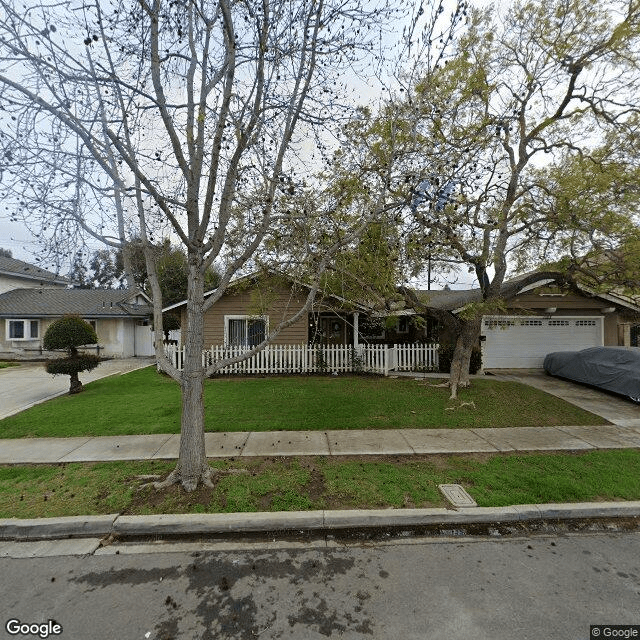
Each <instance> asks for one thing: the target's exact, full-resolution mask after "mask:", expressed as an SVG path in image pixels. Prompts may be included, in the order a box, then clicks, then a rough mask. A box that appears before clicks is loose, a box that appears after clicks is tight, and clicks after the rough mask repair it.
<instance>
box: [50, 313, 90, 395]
mask: <svg viewBox="0 0 640 640" xmlns="http://www.w3.org/2000/svg"><path fill="white" fill-rule="evenodd" d="M97 342H98V336H97V335H96V332H95V331H94V329H93V327H92V326H91V325H90V324H89V323H88V322H85V321H84V320H83V319H82V318H80V317H78V316H64V317H63V318H60V320H56V321H55V322H52V323H51V324H50V325H49V328H48V329H47V330H46V332H45V334H44V338H43V340H42V345H43V347H44V348H45V349H47V350H48V351H53V350H56V349H64V350H65V351H66V352H67V357H66V358H59V359H56V360H48V361H47V363H46V365H45V366H46V369H47V373H51V374H53V375H57V374H63V375H67V376H69V377H70V379H71V383H70V386H69V393H70V394H71V393H79V392H80V391H82V383H81V382H80V380H79V379H78V374H79V373H80V372H81V371H91V370H92V369H95V368H96V367H97V366H98V364H100V358H99V357H98V356H94V355H90V354H84V353H78V349H77V348H78V347H80V346H82V345H84V344H96V343H97Z"/></svg>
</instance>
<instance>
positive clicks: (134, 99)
mask: <svg viewBox="0 0 640 640" xmlns="http://www.w3.org/2000/svg"><path fill="white" fill-rule="evenodd" d="M0 7H2V12H1V15H0V51H1V54H0V60H1V65H2V68H1V70H0V105H1V106H2V109H3V112H2V114H3V115H2V125H3V137H2V146H3V148H4V149H5V157H4V161H3V171H2V176H3V187H4V189H5V197H6V198H8V199H13V201H14V203H15V206H16V212H15V216H16V218H22V219H32V220H34V219H35V220H37V225H36V226H37V227H38V228H37V230H36V231H37V233H39V234H41V235H42V236H43V238H48V239H50V240H51V241H55V242H60V241H64V239H65V238H66V239H67V240H66V241H67V242H68V243H74V242H77V240H76V239H77V238H78V233H79V232H81V233H82V234H85V235H87V234H88V235H89V236H91V237H94V238H96V239H98V240H100V241H102V242H105V243H106V244H107V245H110V246H114V247H118V246H121V245H122V243H123V240H126V239H130V238H132V237H136V238H138V239H139V241H140V242H141V243H142V246H143V249H144V251H145V256H146V262H147V271H148V275H149V281H150V284H151V288H152V293H153V300H154V324H155V326H158V327H159V326H162V320H161V309H162V295H161V291H160V286H159V283H158V277H157V273H156V269H155V263H154V260H153V252H152V248H151V247H152V243H154V242H158V241H159V239H160V238H162V237H168V236H170V237H172V238H173V239H177V240H178V241H179V242H180V243H181V244H182V246H183V247H184V249H185V251H186V254H187V260H188V268H189V278H188V295H187V326H186V327H183V333H184V335H185V336H186V340H185V362H184V370H183V371H182V372H180V371H177V370H176V369H175V368H174V367H173V365H172V364H171V363H170V362H169V361H168V359H167V358H166V357H165V356H164V353H163V350H162V341H161V332H157V334H156V335H157V338H156V345H155V349H156V357H157V360H158V363H159V365H160V367H161V368H162V369H163V370H164V371H166V372H167V373H168V374H169V375H171V376H172V377H173V378H175V379H176V380H178V381H179V382H180V385H181V389H182V426H181V440H180V458H179V462H178V465H177V467H176V469H175V471H174V472H173V473H172V474H171V475H170V476H169V478H167V480H166V482H165V483H164V484H170V483H173V482H181V483H182V486H183V487H184V488H185V489H186V490H193V489H195V488H196V487H197V485H198V484H199V483H200V482H205V483H210V482H211V470H210V468H209V467H208V465H207V464H206V459H205V447H204V408H203V385H204V380H205V378H206V376H208V375H210V374H212V373H214V372H215V371H216V370H218V369H219V368H221V367H224V366H226V365H227V364H229V363H230V362H232V360H227V361H222V362H218V363H216V364H214V365H212V366H210V367H207V368H205V367H204V366H203V362H202V349H203V322H204V314H205V312H206V311H207V310H208V309H209V308H210V307H211V306H212V305H214V304H215V303H216V302H217V301H218V300H219V299H220V297H221V296H222V295H223V294H224V292H225V290H226V288H227V287H228V285H229V283H230V282H231V280H232V278H233V277H234V276H235V275H237V274H239V273H243V272H245V271H246V269H247V268H249V267H251V266H252V265H253V264H254V260H255V256H256V255H257V254H258V253H260V251H262V248H263V247H264V246H265V243H266V242H267V240H268V239H269V237H270V236H272V234H274V233H279V232H280V231H281V230H282V229H283V228H288V227H290V225H291V223H292V216H291V215H289V214H286V213H283V212H284V211H286V209H285V208H283V207H282V201H281V198H279V197H277V193H278V189H279V187H281V185H282V184H283V182H285V181H286V180H287V179H291V180H293V178H292V176H296V175H297V176H298V177H297V178H296V180H301V179H302V178H301V177H300V174H301V173H304V171H306V170H308V168H305V165H304V160H305V158H306V159H308V158H310V157H311V149H310V146H311V142H312V141H313V140H314V139H316V138H317V139H319V140H320V141H322V136H321V135H320V134H319V133H318V131H319V129H323V128H328V127H329V125H330V124H331V123H337V122H339V121H340V120H341V119H342V118H344V117H346V115H347V113H346V111H347V102H346V100H345V99H344V97H343V94H342V91H341V89H342V87H341V78H344V77H345V75H347V74H351V75H353V74H357V73H358V72H361V71H362V69H363V68H364V65H365V64H368V65H371V64H374V65H375V64H379V62H380V60H381V58H380V56H381V48H380V38H381V29H382V28H383V25H385V24H386V23H387V22H388V20H389V19H391V18H393V17H394V16H396V14H397V13H398V12H397V11H396V10H391V9H389V7H388V6H387V5H386V4H385V3H384V2H380V3H375V5H374V4H373V3H361V2H359V1H358V0H295V1H293V2H291V1H285V0H262V1H260V2H250V1H248V0H247V1H244V0H240V1H238V2H230V1H229V0H177V1H172V2H165V1H164V0H140V1H139V2H133V1H128V0H122V1H120V2H116V3H114V4H113V5H109V9H107V8H106V6H105V5H104V3H101V2H99V1H98V0H95V1H94V2H86V3H78V4H75V3H73V2H72V3H60V2H58V1H57V0H49V1H41V2H37V3H30V6H29V7H27V8H26V9H25V7H24V5H22V4H20V3H17V2H14V1H12V0H1V1H0ZM374 53H375V56H374ZM376 60H377V61H376ZM301 167H302V168H301ZM296 172H297V174H296ZM375 211H376V207H375V206H374V207H373V208H372V209H371V210H369V211H368V212H363V214H365V215H364V217H363V216H361V217H360V219H359V220H357V221H355V223H354V224H351V225H350V226H347V227H346V228H344V229H343V232H342V233H341V234H340V237H337V238H335V240H334V241H333V243H330V244H329V245H326V244H324V243H317V242H314V241H313V236H314V233H317V230H314V229H313V228H311V227H310V225H312V223H313V219H312V216H309V218H308V219H305V217H304V216H301V215H296V216H295V224H296V225H297V227H298V231H297V232H298V233H308V235H309V238H310V241H309V242H308V243H306V246H307V248H308V250H309V255H308V256H307V260H308V261H309V263H310V264H313V270H312V277H311V279H310V284H311V286H310V289H309V294H308V296H307V298H306V304H305V305H304V307H303V308H302V309H300V311H299V312H297V313H296V314H295V315H293V316H292V317H290V318H288V319H286V320H284V321H283V322H281V323H280V324H278V325H277V326H276V327H274V328H273V330H272V331H271V333H270V335H269V336H267V337H266V338H265V340H264V341H263V342H262V343H261V344H260V345H258V346H257V347H256V348H255V349H254V350H253V351H252V352H250V353H249V354H247V356H245V357H248V356H249V355H251V353H253V352H255V351H257V350H259V349H261V348H263V347H264V346H265V345H266V344H267V343H268V342H269V341H270V340H272V339H273V338H274V337H275V336H276V335H277V334H278V333H279V332H280V331H281V330H282V329H283V328H284V327H286V326H288V325H290V324H292V323H293V322H295V321H296V320H297V319H298V318H300V317H301V316H302V315H303V314H306V313H307V312H308V310H309V309H310V307H311V305H312V303H313V299H314V296H315V292H316V290H317V282H318V280H319V278H320V276H321V274H322V272H323V271H324V269H325V268H326V265H327V263H328V261H329V259H330V256H331V254H332V253H334V252H335V251H337V250H339V249H340V248H341V247H342V246H344V245H345V244H348V243H349V242H350V241H351V240H352V239H353V237H355V236H356V235H357V234H358V233H359V232H360V230H361V229H362V228H364V225H365V223H366V220H365V219H364V218H366V216H367V215H374V214H375ZM266 254H268V251H267V252H266ZM266 254H265V255H266ZM214 261H216V262H217V264H219V265H221V266H222V268H221V271H222V275H221V280H220V285H219V287H218V288H217V290H216V292H215V293H214V294H213V295H211V296H209V297H207V298H206V299H205V295H204V294H205V291H204V282H205V273H206V271H207V269H208V268H209V267H210V266H211V265H212V264H213V263H214ZM306 273H307V275H309V271H308V270H307V272H306ZM314 283H315V284H314Z"/></svg>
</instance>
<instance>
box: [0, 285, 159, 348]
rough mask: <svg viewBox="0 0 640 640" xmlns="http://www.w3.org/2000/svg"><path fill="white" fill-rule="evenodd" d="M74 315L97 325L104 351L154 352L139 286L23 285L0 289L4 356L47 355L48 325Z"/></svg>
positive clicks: (0, 334)
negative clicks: (2, 291)
mask: <svg viewBox="0 0 640 640" xmlns="http://www.w3.org/2000/svg"><path fill="white" fill-rule="evenodd" d="M67 314H74V315H78V316H80V317H82V318H83V319H85V320H86V321H87V322H89V324H91V325H92V326H93V328H94V329H95V330H96V333H97V335H98V344H97V345H93V347H92V348H93V349H95V350H96V351H97V352H98V353H99V354H100V355H104V356H110V357H119V358H126V357H132V356H149V355H153V353H154V351H153V344H152V333H151V326H150V324H151V323H150V317H151V315H152V310H151V307H150V305H149V299H148V298H147V296H146V295H145V294H144V293H142V292H141V291H138V290H135V289H120V290H109V289H59V288H37V289H36V288H19V289H13V290H11V291H7V292H5V293H3V294H0V353H1V354H3V355H4V356H5V357H7V356H9V357H28V356H34V355H41V354H43V350H42V338H43V336H44V334H45V332H46V330H47V327H48V326H49V325H50V324H51V323H52V322H53V321H54V320H56V319H58V318H61V317H62V316H63V315H67Z"/></svg>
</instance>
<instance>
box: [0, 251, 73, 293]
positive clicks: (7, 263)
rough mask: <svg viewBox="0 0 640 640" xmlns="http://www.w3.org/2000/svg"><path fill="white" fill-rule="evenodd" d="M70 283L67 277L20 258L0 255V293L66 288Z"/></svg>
mask: <svg viewBox="0 0 640 640" xmlns="http://www.w3.org/2000/svg"><path fill="white" fill-rule="evenodd" d="M70 284H71V281H70V280H69V279H68V278H65V277H63V276H59V275H57V274H55V273H52V272H51V271H46V270H45V269H41V268H40V267H36V266H35V265H32V264H29V263H28V262H23V261H22V260H16V259H15V258H8V257H7V256H0V294H2V293H5V292H7V291H11V290H12V289H32V288H43V287H45V288H47V289H51V288H66V287H68V286H69V285H70Z"/></svg>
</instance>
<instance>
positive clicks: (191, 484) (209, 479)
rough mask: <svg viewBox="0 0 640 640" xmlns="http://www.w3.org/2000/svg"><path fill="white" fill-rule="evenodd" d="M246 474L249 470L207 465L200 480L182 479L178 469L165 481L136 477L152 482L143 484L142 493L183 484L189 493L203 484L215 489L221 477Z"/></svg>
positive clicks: (156, 476)
mask: <svg viewBox="0 0 640 640" xmlns="http://www.w3.org/2000/svg"><path fill="white" fill-rule="evenodd" d="M246 473H249V470H248V469H212V468H211V467H210V466H209V465H208V464H205V465H204V468H203V469H202V473H201V474H200V477H199V478H189V479H185V478H183V477H182V474H181V472H180V468H179V467H176V468H175V469H174V470H173V471H172V472H171V473H170V474H169V475H168V476H167V477H166V478H165V479H164V480H158V479H159V478H160V476H158V475H146V476H136V478H137V479H138V480H151V482H144V483H143V484H141V485H140V486H139V487H138V489H137V490H138V491H141V490H142V489H145V488H146V487H153V488H154V489H155V490H156V491H161V490H162V489H167V488H168V487H172V486H173V485H174V484H181V485H182V487H183V488H184V490H185V491H186V492H187V493H189V492H191V491H195V490H196V489H197V488H198V485H199V484H200V483H201V482H202V484H203V485H204V486H205V487H208V488H209V489H213V488H214V487H215V486H216V485H215V481H214V480H216V479H217V478H218V477H219V476H228V475H233V474H246Z"/></svg>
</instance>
